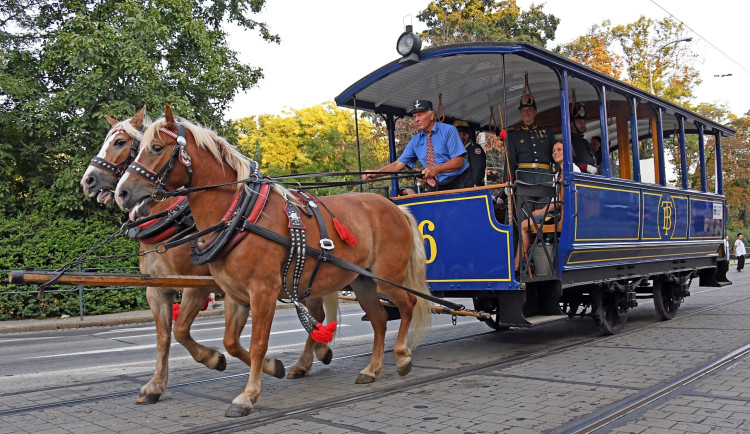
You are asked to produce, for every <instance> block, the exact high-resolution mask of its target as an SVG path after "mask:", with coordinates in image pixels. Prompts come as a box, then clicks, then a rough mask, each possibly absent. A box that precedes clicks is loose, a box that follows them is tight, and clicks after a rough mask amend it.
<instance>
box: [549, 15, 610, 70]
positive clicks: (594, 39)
mask: <svg viewBox="0 0 750 434" xmlns="http://www.w3.org/2000/svg"><path fill="white" fill-rule="evenodd" d="M615 44H616V40H615V37H614V35H613V34H612V29H611V28H610V22H609V21H605V22H603V23H602V24H601V26H599V25H596V24H595V25H593V26H591V28H590V29H589V31H588V33H586V34H585V35H582V36H579V37H578V38H576V39H574V40H573V41H572V42H569V43H567V44H562V45H560V46H558V47H557V48H556V51H557V52H559V53H560V54H562V55H564V56H567V57H570V58H571V59H572V60H574V61H576V62H578V63H581V64H583V65H586V66H588V67H589V68H591V69H593V70H595V71H598V72H601V73H602V74H606V75H609V76H610V77H614V78H617V79H619V78H620V77H621V76H622V70H623V65H624V62H623V58H622V56H619V55H618V54H617V53H616V51H615Z"/></svg>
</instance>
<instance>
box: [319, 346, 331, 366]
mask: <svg viewBox="0 0 750 434" xmlns="http://www.w3.org/2000/svg"><path fill="white" fill-rule="evenodd" d="M331 360H333V351H331V349H330V348H329V349H328V352H327V353H326V355H325V357H323V358H322V359H321V360H320V362H321V363H322V364H324V365H330V364H331Z"/></svg>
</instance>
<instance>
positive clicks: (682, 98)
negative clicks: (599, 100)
mask: <svg viewBox="0 0 750 434" xmlns="http://www.w3.org/2000/svg"><path fill="white" fill-rule="evenodd" d="M686 37H687V30H686V28H685V26H684V25H683V24H682V23H679V22H677V21H675V20H673V19H672V18H665V19H663V20H660V21H654V20H652V19H650V18H646V17H643V16H641V17H640V18H639V19H638V20H637V21H635V22H632V23H629V24H624V25H619V26H614V27H612V26H611V25H610V22H609V21H605V22H604V23H602V25H601V26H598V25H594V26H593V27H591V29H589V31H588V33H587V34H585V35H583V36H580V37H578V38H577V39H575V40H573V41H572V42H570V43H567V44H563V45H561V46H560V47H558V48H557V50H558V51H559V52H560V53H562V54H564V55H566V56H568V57H570V58H571V59H573V60H575V61H577V62H580V63H582V64H584V65H586V66H588V67H590V68H593V69H595V70H597V71H599V72H602V73H605V74H607V75H609V76H611V77H614V78H616V79H618V80H623V81H625V82H627V83H629V84H631V85H633V86H636V87H639V88H641V89H643V90H645V91H647V92H649V91H651V87H652V86H653V93H654V94H655V95H657V96H660V97H661V98H664V99H666V100H668V101H671V102H674V103H676V104H681V105H685V106H688V105H689V103H690V100H691V99H692V98H693V89H694V88H695V87H696V86H697V85H698V84H700V82H701V80H700V73H699V72H698V70H697V69H696V68H695V66H694V63H695V60H696V59H697V57H698V55H697V54H696V53H695V52H694V51H693V50H692V48H691V47H692V46H691V44H689V43H688V42H686V41H683V40H684V39H686ZM677 41H679V42H677ZM619 53H622V55H620V54H619Z"/></svg>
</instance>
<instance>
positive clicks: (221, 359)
mask: <svg viewBox="0 0 750 434" xmlns="http://www.w3.org/2000/svg"><path fill="white" fill-rule="evenodd" d="M214 369H216V370H217V371H219V372H224V370H225V369H227V358H226V357H224V354H221V353H219V364H218V365H216V368H214Z"/></svg>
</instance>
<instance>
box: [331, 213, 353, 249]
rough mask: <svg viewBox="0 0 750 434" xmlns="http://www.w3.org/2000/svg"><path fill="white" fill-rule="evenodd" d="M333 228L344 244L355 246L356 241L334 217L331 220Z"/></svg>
mask: <svg viewBox="0 0 750 434" xmlns="http://www.w3.org/2000/svg"><path fill="white" fill-rule="evenodd" d="M333 227H334V228H336V232H338V234H339V237H340V238H341V240H342V241H344V242H345V243H346V244H349V245H350V246H353V245H355V244H357V240H356V239H355V238H354V235H352V233H351V232H349V228H347V227H346V226H344V225H342V224H341V223H340V222H339V219H337V218H336V217H334V218H333Z"/></svg>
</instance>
